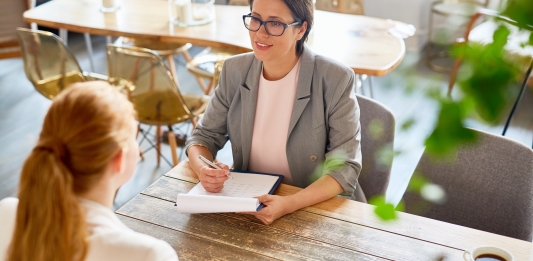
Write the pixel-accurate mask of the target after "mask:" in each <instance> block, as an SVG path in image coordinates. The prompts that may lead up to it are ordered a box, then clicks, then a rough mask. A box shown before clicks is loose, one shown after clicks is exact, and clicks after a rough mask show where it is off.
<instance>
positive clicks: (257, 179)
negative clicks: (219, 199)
mask: <svg viewBox="0 0 533 261" xmlns="http://www.w3.org/2000/svg"><path fill="white" fill-rule="evenodd" d="M231 176H232V177H233V178H229V179H228V180H227V181H226V182H225V183H224V188H223V189H222V190H221V191H220V192H218V193H211V192H207V191H206V190H205V189H204V187H203V186H202V184H200V183H198V184H197V185H196V186H194V187H193V188H192V189H191V190H190V191H189V193H187V194H188V195H209V196H226V197H240V198H253V197H257V196H261V195H264V194H268V192H269V191H270V190H271V189H272V187H273V186H274V184H275V183H276V181H278V179H279V178H278V177H277V176H270V175H261V174H251V173H239V172H231Z"/></svg>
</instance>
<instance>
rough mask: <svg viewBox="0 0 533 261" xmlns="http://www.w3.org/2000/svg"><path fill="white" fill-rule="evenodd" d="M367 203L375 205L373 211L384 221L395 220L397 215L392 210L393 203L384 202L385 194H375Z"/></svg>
mask: <svg viewBox="0 0 533 261" xmlns="http://www.w3.org/2000/svg"><path fill="white" fill-rule="evenodd" d="M368 203H370V204H372V205H374V206H376V208H375V209H374V213H375V214H376V215H377V216H378V217H379V218H380V219H382V220H384V221H391V220H395V219H397V218H398V217H397V216H396V211H395V210H394V205H393V204H390V203H387V202H385V196H376V197H373V198H371V199H370V200H369V201H368Z"/></svg>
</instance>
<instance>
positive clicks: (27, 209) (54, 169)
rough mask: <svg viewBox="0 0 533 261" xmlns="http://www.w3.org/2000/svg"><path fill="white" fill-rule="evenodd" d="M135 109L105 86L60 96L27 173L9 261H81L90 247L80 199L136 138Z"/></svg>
mask: <svg viewBox="0 0 533 261" xmlns="http://www.w3.org/2000/svg"><path fill="white" fill-rule="evenodd" d="M133 114H134V112H133V106H132V105H131V103H129V102H128V101H127V99H126V98H125V97H123V96H122V95H121V94H120V93H118V92H117V91H116V90H113V89H112V87H110V86H109V85H107V84H105V83H94V82H92V83H91V82H89V83H83V84H76V85H74V86H73V87H71V88H69V89H67V90H65V91H64V92H63V93H61V94H60V95H59V96H57V97H56V98H55V99H54V101H53V103H52V105H51V107H50V109H49V111H48V113H47V115H46V118H45V121H44V125H43V130H42V132H41V135H40V138H39V142H38V144H37V146H36V147H35V148H34V149H33V151H32V152H31V154H30V155H29V157H28V158H27V159H26V161H25V163H24V166H23V168H22V173H21V180H20V187H19V205H18V208H17V217H16V225H15V232H14V235H13V239H12V241H11V242H12V243H11V245H10V249H9V253H8V261H25V260H32V261H46V260H58V261H82V260H84V259H85V257H86V255H87V252H88V249H89V245H88V242H87V237H88V231H87V224H86V221H85V215H84V212H83V209H82V207H81V206H80V205H79V203H78V199H77V195H78V194H80V193H83V192H85V191H87V190H88V189H90V188H92V187H93V186H94V185H95V184H96V182H97V181H98V180H99V179H100V177H101V175H102V173H103V171H104V169H105V168H106V166H107V165H108V164H109V162H110V160H111V158H112V157H113V156H114V155H116V153H118V151H120V149H121V148H123V147H124V146H125V144H127V141H128V139H130V138H131V128H132V127H133V126H132V124H134V121H133Z"/></svg>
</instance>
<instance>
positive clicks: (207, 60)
mask: <svg viewBox="0 0 533 261" xmlns="http://www.w3.org/2000/svg"><path fill="white" fill-rule="evenodd" d="M236 54H238V53H235V52H231V51H229V50H225V49H219V48H211V47H208V48H206V49H205V50H203V51H202V52H200V53H199V54H197V55H196V56H195V57H194V59H192V60H191V61H189V62H188V63H187V70H189V72H190V73H192V74H193V75H195V76H196V77H199V78H202V79H205V80H208V81H209V83H208V85H207V86H203V87H202V91H203V92H204V94H205V95H209V94H211V92H212V91H213V90H214V89H215V87H216V86H217V85H218V77H219V76H220V71H221V70H222V65H223V64H224V61H225V60H226V59H227V58H229V57H231V56H234V55H236Z"/></svg>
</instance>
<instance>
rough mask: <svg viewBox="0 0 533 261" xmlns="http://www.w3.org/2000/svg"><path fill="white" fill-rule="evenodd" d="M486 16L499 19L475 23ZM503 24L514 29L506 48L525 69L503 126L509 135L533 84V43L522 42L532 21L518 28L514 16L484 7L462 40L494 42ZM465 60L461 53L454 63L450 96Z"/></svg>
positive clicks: (509, 55) (449, 88) (527, 38)
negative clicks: (509, 130) (513, 120)
mask: <svg viewBox="0 0 533 261" xmlns="http://www.w3.org/2000/svg"><path fill="white" fill-rule="evenodd" d="M483 16H489V17H493V18H495V19H497V21H498V22H499V23H496V22H495V21H493V20H489V21H486V22H484V23H482V24H480V25H478V26H475V27H474V25H475V24H476V21H477V20H478V19H480V18H481V17H483ZM499 24H504V25H506V26H507V27H508V28H509V29H510V31H511V34H510V35H509V37H508V40H507V44H506V45H505V47H504V49H505V51H506V52H507V55H508V57H510V58H511V59H512V60H513V61H515V62H516V64H517V65H518V66H519V67H520V68H521V69H522V71H523V72H524V75H523V78H522V79H519V80H520V81H521V87H520V92H519V94H518V97H517V98H516V100H515V102H514V104H513V107H512V109H511V111H510V113H509V116H508V117H507V120H506V122H505V125H504V127H503V131H502V135H503V136H505V134H506V132H507V130H508V128H509V125H510V124H511V120H512V118H513V115H514V114H515V112H516V108H517V107H518V104H519V103H520V100H521V99H522V97H523V95H524V91H525V90H526V88H527V86H528V85H530V86H533V81H532V69H533V47H531V46H526V47H524V46H522V43H524V42H527V41H528V40H529V38H530V35H531V34H532V33H533V25H528V26H527V27H526V28H523V30H518V28H517V26H516V25H517V24H516V22H515V21H513V20H511V19H510V18H508V17H505V16H502V15H500V14H498V13H497V12H495V11H492V10H488V9H481V10H479V11H478V12H477V13H476V14H475V15H474V16H472V18H471V19H470V22H469V24H468V26H467V29H466V32H465V35H464V38H462V39H461V44H465V45H466V44H470V43H476V44H489V43H491V42H492V40H493V39H492V37H493V34H494V32H495V31H496V29H497V27H498V25H499ZM461 62H462V58H461V57H458V58H457V59H456V60H455V63H454V65H453V68H452V71H451V74H450V81H449V84H448V96H450V97H451V94H452V90H453V87H454V85H455V81H456V78H457V73H458V72H459V68H460V66H461ZM532 148H533V144H532Z"/></svg>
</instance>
